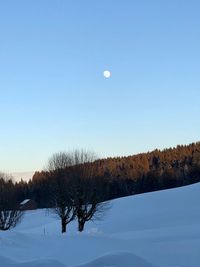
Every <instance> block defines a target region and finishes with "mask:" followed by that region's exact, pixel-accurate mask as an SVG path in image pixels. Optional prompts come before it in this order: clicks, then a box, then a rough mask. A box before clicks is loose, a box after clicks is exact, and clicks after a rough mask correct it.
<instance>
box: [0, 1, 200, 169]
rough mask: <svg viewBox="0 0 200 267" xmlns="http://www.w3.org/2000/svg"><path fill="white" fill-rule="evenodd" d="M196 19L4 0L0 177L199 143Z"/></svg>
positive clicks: (170, 12)
mask: <svg viewBox="0 0 200 267" xmlns="http://www.w3.org/2000/svg"><path fill="white" fill-rule="evenodd" d="M199 10H200V1H198V0H196V1H194V0H184V1H183V0H166V1H165V0H164V1H160V0H151V1H149V0H137V1H134V0H101V1H94V0H84V1H82V0H71V1H67V0H66V1H65V0H54V1H53V0H42V1H41V0H30V1H27V0H17V1H16V0H0V92H1V94H0V122H1V125H0V169H1V170H3V171H10V172H12V171H31V170H37V169H41V168H43V166H44V165H45V163H46V161H47V159H48V157H49V156H50V155H51V154H52V153H53V152H57V151H60V150H68V149H73V148H87V149H92V150H94V151H96V153H97V154H99V155H100V156H101V157H106V156H115V155H118V156H121V155H129V154H135V153H138V152H144V151H148V150H152V149H154V148H165V147H170V146H175V145H176V144H187V143H190V142H193V141H198V140H200V115H199V114H200V102H199V100H200V16H199ZM105 69H109V70H110V71H111V72H112V77H111V78H110V79H105V78H104V77H103V75H102V72H103V71H104V70H105Z"/></svg>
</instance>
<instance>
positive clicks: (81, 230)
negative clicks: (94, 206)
mask: <svg viewBox="0 0 200 267" xmlns="http://www.w3.org/2000/svg"><path fill="white" fill-rule="evenodd" d="M84 226H85V222H84V221H82V220H81V221H78V230H79V232H83V230H84Z"/></svg>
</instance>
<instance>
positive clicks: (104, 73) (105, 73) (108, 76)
mask: <svg viewBox="0 0 200 267" xmlns="http://www.w3.org/2000/svg"><path fill="white" fill-rule="evenodd" d="M103 76H104V77H105V78H110V76H111V72H110V71H109V70H104V72H103Z"/></svg>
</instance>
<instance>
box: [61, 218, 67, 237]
mask: <svg viewBox="0 0 200 267" xmlns="http://www.w3.org/2000/svg"><path fill="white" fill-rule="evenodd" d="M61 224H62V234H63V233H66V226H67V224H66V222H65V220H64V219H62V223H61Z"/></svg>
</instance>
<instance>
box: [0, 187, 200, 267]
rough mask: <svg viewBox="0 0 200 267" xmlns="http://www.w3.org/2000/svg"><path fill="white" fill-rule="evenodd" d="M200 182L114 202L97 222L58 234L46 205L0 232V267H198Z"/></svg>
mask: <svg viewBox="0 0 200 267" xmlns="http://www.w3.org/2000/svg"><path fill="white" fill-rule="evenodd" d="M199 203H200V184H199V183H198V184H194V185H190V186H186V187H182V188H176V189H171V190H165V191H159V192H153V193H146V194H141V195H137V196H130V197H125V198H121V199H117V200H114V201H112V203H111V210H109V211H108V212H107V214H106V215H105V217H104V218H103V219H102V220H101V221H99V222H94V223H93V222H91V223H88V224H87V225H86V229H85V232H83V233H81V234H80V233H78V232H77V230H76V229H77V225H76V222H74V223H72V224H70V225H69V226H68V232H67V234H65V235H61V233H60V224H59V220H58V219H56V218H54V217H53V216H52V214H51V213H48V212H47V211H46V210H36V211H29V212H27V213H26V214H25V218H24V220H23V221H22V223H21V224H20V225H18V226H17V228H15V229H13V230H11V231H7V232H0V247H1V249H0V266H1V267H11V266H12V267H18V266H24V267H40V266H44V267H45V266H50V267H51V266H52V267H60V266H61V267H64V266H65V267H66V266H70V267H108V266H109V267H129V266H130V267H169V266H170V267H199V266H200V253H199V248H200V226H199V225H200V205H199Z"/></svg>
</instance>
